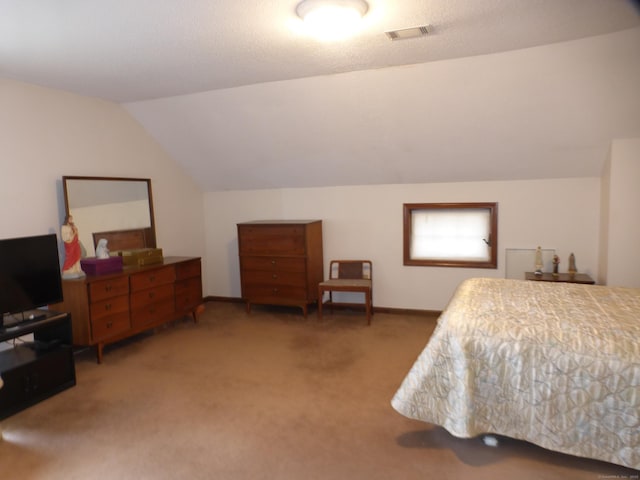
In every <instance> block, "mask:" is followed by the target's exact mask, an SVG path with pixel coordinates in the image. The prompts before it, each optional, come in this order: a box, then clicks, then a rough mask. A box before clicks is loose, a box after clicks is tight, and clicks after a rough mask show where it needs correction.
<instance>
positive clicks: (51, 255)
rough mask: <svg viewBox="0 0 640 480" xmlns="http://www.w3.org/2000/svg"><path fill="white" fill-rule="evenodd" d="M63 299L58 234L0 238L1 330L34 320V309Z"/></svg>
mask: <svg viewBox="0 0 640 480" xmlns="http://www.w3.org/2000/svg"><path fill="white" fill-rule="evenodd" d="M62 299H63V298H62V279H61V276H60V260H59V257H58V240H57V237H56V234H55V233H51V234H47V235H38V236H32V237H21V238H9V239H0V327H2V326H3V324H4V326H8V325H10V324H14V323H18V322H20V321H27V320H29V319H30V318H31V319H33V318H34V316H35V315H34V313H32V311H33V310H35V309H38V307H43V306H45V305H49V304H51V303H58V302H61V301H62ZM37 313H38V311H37V310H36V314H37Z"/></svg>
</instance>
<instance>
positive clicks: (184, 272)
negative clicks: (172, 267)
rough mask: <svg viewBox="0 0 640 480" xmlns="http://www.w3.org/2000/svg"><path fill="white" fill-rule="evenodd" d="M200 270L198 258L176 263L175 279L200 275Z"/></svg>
mask: <svg viewBox="0 0 640 480" xmlns="http://www.w3.org/2000/svg"><path fill="white" fill-rule="evenodd" d="M201 271H202V268H201V266H200V260H192V261H190V262H183V263H179V264H177V265H176V279H177V280H184V279H185V278H194V277H200V276H201Z"/></svg>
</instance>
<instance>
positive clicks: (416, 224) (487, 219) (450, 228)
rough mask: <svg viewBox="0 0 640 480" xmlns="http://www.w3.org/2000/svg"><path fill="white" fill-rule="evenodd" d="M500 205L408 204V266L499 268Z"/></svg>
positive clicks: (405, 221) (406, 219)
mask: <svg viewBox="0 0 640 480" xmlns="http://www.w3.org/2000/svg"><path fill="white" fill-rule="evenodd" d="M497 252H498V204H497V203H405V204H404V264H405V265H425V266H441V267H469V268H497V267H498V255H497Z"/></svg>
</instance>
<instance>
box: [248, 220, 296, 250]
mask: <svg viewBox="0 0 640 480" xmlns="http://www.w3.org/2000/svg"><path fill="white" fill-rule="evenodd" d="M238 235H239V243H240V245H239V251H240V255H247V254H248V255H251V254H266V255H268V254H274V255H277V254H283V253H286V254H287V255H304V253H305V229H304V227H301V226H298V225H279V226H275V225H274V226H239V229H238Z"/></svg>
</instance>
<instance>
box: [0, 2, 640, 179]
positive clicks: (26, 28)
mask: <svg viewBox="0 0 640 480" xmlns="http://www.w3.org/2000/svg"><path fill="white" fill-rule="evenodd" d="M368 1H369V5H370V10H369V12H368V14H367V15H366V16H365V19H364V24H363V29H362V31H361V32H360V33H359V34H358V35H357V36H355V37H353V38H351V39H349V40H347V41H342V42H335V43H323V42H319V41H317V40H315V39H313V38H310V37H309V36H307V35H306V34H305V33H304V32H303V31H301V29H300V27H301V21H300V20H299V19H298V18H297V17H296V15H295V7H296V5H297V0H278V1H265V0H188V1H178V0H108V1H105V0H56V1H51V0H0V77H5V78H12V79H15V80H19V81H24V82H28V83H34V84H38V85H42V86H47V87H51V88H56V89H61V90H67V91H70V92H75V93H78V94H83V95H89V96H96V97H100V98H104V99H107V100H112V101H114V102H118V103H122V104H124V106H125V108H127V109H128V111H129V112H130V113H131V115H132V116H133V117H134V118H136V119H137V120H138V121H139V122H140V123H141V124H142V125H143V127H144V128H145V129H146V130H147V131H148V132H149V133H150V134H151V135H152V136H153V137H154V138H155V139H156V140H157V142H158V143H159V144H160V145H161V146H162V147H163V148H164V150H165V151H166V152H168V154H169V155H170V156H171V157H172V158H173V159H174V160H175V161H176V162H177V163H178V164H180V165H181V166H182V167H183V168H184V169H185V171H187V172H188V173H189V174H190V175H191V176H192V177H193V178H194V179H195V181H196V182H198V184H199V185H200V186H201V187H202V188H203V189H204V190H205V191H215V190H242V189H261V188H282V187H315V186H335V185H358V184H359V185H366V184H393V183H430V182H460V181H477V180H513V179H530V178H554V177H565V178H566V177H581V176H582V177H584V176H598V175H599V174H600V171H601V168H602V164H603V163H604V161H605V159H606V157H607V154H608V149H609V146H610V143H611V140H612V139H614V138H628V137H640V95H639V94H638V87H637V85H640V55H639V54H638V52H639V47H640V18H639V15H638V12H639V10H638V8H637V6H636V3H635V2H631V1H628V0H402V1H400V0H368ZM418 25H429V29H430V32H431V33H430V34H429V35H428V36H426V37H423V38H418V39H407V40H399V41H393V42H392V41H390V40H389V39H388V38H387V36H386V35H385V34H384V32H385V31H388V30H396V29H402V28H408V27H414V26H418ZM234 87H236V88H234Z"/></svg>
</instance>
